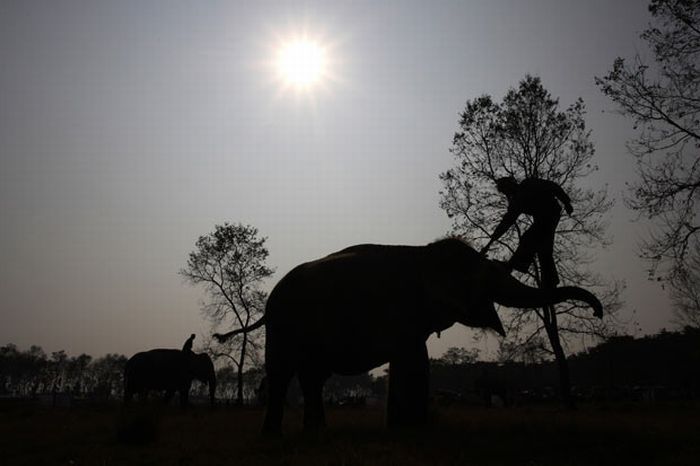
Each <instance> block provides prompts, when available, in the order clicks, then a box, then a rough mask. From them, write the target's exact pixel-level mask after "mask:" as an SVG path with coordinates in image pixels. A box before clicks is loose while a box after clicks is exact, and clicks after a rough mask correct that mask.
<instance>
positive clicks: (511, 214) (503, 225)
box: [480, 207, 519, 254]
mask: <svg viewBox="0 0 700 466" xmlns="http://www.w3.org/2000/svg"><path fill="white" fill-rule="evenodd" d="M518 215H519V212H518V211H516V210H514V209H511V208H510V207H509V208H508V211H507V212H506V214H505V215H504V216H503V219H502V220H501V222H500V223H499V224H498V226H497V227H496V229H495V230H493V234H492V235H491V239H490V240H489V242H488V243H487V244H486V246H484V247H483V248H482V249H481V251H480V253H481V254H486V252H487V251H488V250H489V248H490V247H491V245H492V244H493V243H495V242H496V241H498V240H499V239H500V237H501V236H503V234H504V233H505V232H506V231H508V228H510V227H511V226H512V225H513V224H514V223H515V221H516V220H517V219H518Z"/></svg>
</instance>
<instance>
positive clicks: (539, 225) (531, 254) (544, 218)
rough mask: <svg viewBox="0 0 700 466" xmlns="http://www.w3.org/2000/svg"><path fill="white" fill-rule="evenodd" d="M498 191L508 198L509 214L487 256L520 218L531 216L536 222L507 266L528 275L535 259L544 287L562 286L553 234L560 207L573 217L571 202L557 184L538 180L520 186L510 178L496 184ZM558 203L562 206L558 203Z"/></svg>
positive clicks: (500, 180) (534, 179) (557, 221)
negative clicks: (556, 264) (555, 258)
mask: <svg viewBox="0 0 700 466" xmlns="http://www.w3.org/2000/svg"><path fill="white" fill-rule="evenodd" d="M496 187H497V188H498V190H499V191H500V192H501V193H503V194H505V195H506V197H507V198H508V210H507V212H506V213H505V215H504V216H503V219H502V220H501V222H500V223H499V224H498V226H497V227H496V229H495V230H494V231H493V234H492V235H491V239H490V240H489V242H488V244H487V245H486V246H484V248H483V249H482V250H481V254H486V252H487V251H488V250H489V247H491V244H493V243H494V242H495V241H497V240H498V239H499V238H500V237H501V236H503V234H504V233H505V232H506V231H508V229H509V228H510V227H511V226H512V225H513V224H514V223H515V221H516V220H517V219H518V217H519V216H520V214H527V215H530V216H531V217H532V219H533V222H532V225H531V226H530V228H528V229H527V231H525V233H523V236H522V237H521V238H520V244H518V248H517V249H516V250H515V252H514V253H513V256H512V257H511V258H510V260H509V261H508V262H506V263H505V265H506V267H508V268H509V269H511V270H512V269H515V270H518V271H520V272H523V273H524V272H527V269H528V268H529V267H530V264H531V263H532V261H533V259H534V258H535V255H537V258H538V259H539V262H540V268H541V273H542V286H544V287H548V288H553V287H555V286H557V285H558V284H559V275H558V274H557V268H556V266H555V264H554V257H553V249H554V233H555V232H556V229H557V224H558V223H559V219H560V218H561V207H560V206H559V202H561V203H562V204H563V205H564V209H566V213H567V214H569V215H571V212H573V210H574V209H573V207H571V199H569V196H568V195H567V194H566V193H565V192H564V190H563V189H562V188H561V186H559V185H558V184H556V183H554V182H552V181H548V180H542V179H539V178H526V179H525V180H523V181H522V182H520V183H518V182H517V181H516V179H515V178H513V177H512V176H508V177H505V178H499V179H497V180H496ZM557 200H558V201H559V202H557Z"/></svg>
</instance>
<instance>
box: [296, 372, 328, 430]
mask: <svg viewBox="0 0 700 466" xmlns="http://www.w3.org/2000/svg"><path fill="white" fill-rule="evenodd" d="M326 378H327V377H324V375H323V374H321V373H320V372H318V371H314V370H307V371H300V372H299V384H300V385H301V390H302V392H303V394H304V430H305V431H307V432H316V431H318V430H319V429H320V428H322V427H325V425H326V414H325V412H324V410H323V384H324V383H325V381H326Z"/></svg>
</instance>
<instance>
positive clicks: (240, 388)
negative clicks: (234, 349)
mask: <svg viewBox="0 0 700 466" xmlns="http://www.w3.org/2000/svg"><path fill="white" fill-rule="evenodd" d="M247 344H248V334H247V333H243V343H242V344H241V355H240V358H239V359H238V361H239V363H238V373H237V374H236V376H237V382H238V389H237V391H236V403H237V404H238V405H239V406H243V366H244V365H245V357H246V346H247Z"/></svg>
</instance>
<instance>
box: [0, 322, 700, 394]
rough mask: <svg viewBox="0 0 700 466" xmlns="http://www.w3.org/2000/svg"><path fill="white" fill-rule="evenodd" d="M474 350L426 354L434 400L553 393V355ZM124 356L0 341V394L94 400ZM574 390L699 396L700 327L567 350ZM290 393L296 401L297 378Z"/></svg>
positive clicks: (221, 382) (337, 388)
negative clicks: (539, 358)
mask: <svg viewBox="0 0 700 466" xmlns="http://www.w3.org/2000/svg"><path fill="white" fill-rule="evenodd" d="M476 359H477V353H476V352H474V351H467V350H463V349H459V348H451V349H450V350H448V352H447V353H445V355H443V357H441V358H439V359H433V360H431V394H432V397H433V399H434V400H435V401H436V402H437V403H452V402H465V403H486V404H490V403H491V402H493V401H494V400H497V401H498V402H500V403H503V404H518V403H530V402H540V401H549V400H554V399H556V397H557V393H556V387H557V386H558V372H557V367H556V365H555V363H554V362H552V361H544V362H541V363H537V364H524V363H519V362H512V361H510V362H484V361H477V360H476ZM126 360H127V357H126V356H123V355H119V354H108V355H106V356H103V357H101V358H97V359H93V358H92V357H91V356H89V355H87V354H81V355H79V356H75V357H70V356H68V355H67V354H66V352H65V351H56V352H52V353H51V354H50V355H47V354H46V353H45V352H44V350H43V349H42V348H41V347H39V346H32V347H31V348H29V349H28V350H25V351H21V350H19V349H18V348H17V347H16V346H15V345H13V344H8V345H5V346H2V347H0V397H13V398H36V397H38V396H40V395H46V394H55V393H63V394H69V395H71V396H72V397H74V398H86V399H93V400H97V401H109V400H116V399H121V396H122V389H123V370H124V364H125V363H126ZM570 368H571V379H572V382H573V386H574V390H573V391H574V395H575V396H576V398H578V399H579V400H584V401H585V400H590V401H619V400H632V401H635V400H636V401H662V400H678V399H700V329H698V328H691V327H686V328H685V329H684V330H682V331H678V332H667V331H662V332H661V333H658V334H656V335H651V336H645V337H642V338H633V337H631V336H619V337H613V338H610V339H608V340H607V341H605V342H604V343H602V344H600V345H598V346H596V347H594V348H591V349H590V350H588V351H586V352H583V353H579V354H576V355H573V356H571V358H570ZM244 380H245V385H244V387H243V392H244V398H245V400H246V403H249V404H261V403H262V402H263V399H264V396H265V384H264V370H263V369H262V368H261V367H256V368H252V369H249V370H248V371H246V373H245V378H244ZM217 381H218V383H217V398H218V399H219V400H221V401H222V402H224V403H226V402H227V401H231V400H234V399H235V398H236V394H237V390H238V385H237V374H236V368H233V367H221V368H219V369H218V370H217ZM386 385H387V384H386V376H380V377H374V376H372V375H370V374H361V375H357V376H352V377H338V376H334V377H332V378H331V379H330V380H329V381H328V382H327V384H326V387H325V391H324V397H325V398H326V401H327V402H329V403H331V404H338V405H350V404H364V403H365V402H382V400H383V398H384V396H385V392H386ZM191 394H192V396H193V397H195V398H196V397H198V396H201V397H202V398H206V386H205V385H204V384H199V383H195V384H193V386H192V392H191ZM288 401H289V402H290V403H292V404H297V403H299V402H300V401H301V391H300V390H299V387H298V384H297V383H296V381H294V382H293V384H292V387H290V391H289V395H288Z"/></svg>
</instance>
